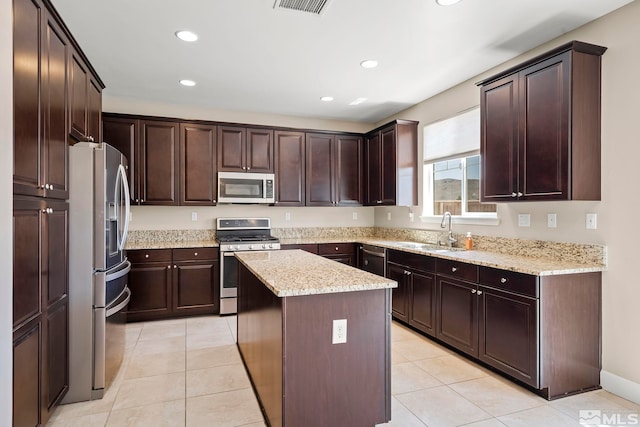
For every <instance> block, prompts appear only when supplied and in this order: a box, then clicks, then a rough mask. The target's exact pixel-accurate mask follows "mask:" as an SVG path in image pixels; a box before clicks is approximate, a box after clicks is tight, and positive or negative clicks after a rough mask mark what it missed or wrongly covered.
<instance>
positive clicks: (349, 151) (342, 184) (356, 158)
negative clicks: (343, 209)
mask: <svg viewBox="0 0 640 427" xmlns="http://www.w3.org/2000/svg"><path fill="white" fill-rule="evenodd" d="M334 147H335V150H334V158H335V160H334V162H333V167H334V173H335V195H334V201H335V202H336V204H337V205H339V206H360V205H362V138H360V137H359V136H350V135H336V137H335V143H334Z"/></svg>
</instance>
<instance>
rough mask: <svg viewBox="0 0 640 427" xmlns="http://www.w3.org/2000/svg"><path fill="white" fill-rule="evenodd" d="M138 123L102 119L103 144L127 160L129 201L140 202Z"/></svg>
mask: <svg viewBox="0 0 640 427" xmlns="http://www.w3.org/2000/svg"><path fill="white" fill-rule="evenodd" d="M139 127H140V122H139V120H136V119H126V118H116V117H111V116H107V115H105V116H104V117H103V118H102V134H103V138H104V142H106V143H107V144H109V145H112V146H114V147H115V148H117V149H118V151H120V152H121V153H122V154H124V156H125V157H126V158H127V178H128V180H129V192H130V193H131V201H132V202H134V203H139V202H140V191H139V188H140V174H139V172H138V170H139V167H140V162H139V159H140V153H139V145H138V137H139Z"/></svg>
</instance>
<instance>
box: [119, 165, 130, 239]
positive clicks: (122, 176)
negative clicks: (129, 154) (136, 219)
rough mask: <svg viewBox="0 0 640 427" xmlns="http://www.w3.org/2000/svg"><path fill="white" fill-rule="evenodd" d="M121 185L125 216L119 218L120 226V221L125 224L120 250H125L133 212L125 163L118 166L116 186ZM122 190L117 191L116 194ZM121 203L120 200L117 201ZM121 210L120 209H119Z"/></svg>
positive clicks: (120, 237)
mask: <svg viewBox="0 0 640 427" xmlns="http://www.w3.org/2000/svg"><path fill="white" fill-rule="evenodd" d="M118 185H121V186H122V188H123V189H124V210H125V212H124V218H118V228H119V225H120V221H124V226H123V227H122V235H120V234H118V250H120V251H123V250H124V246H125V244H126V243H127V235H128V234H129V216H130V212H131V202H130V199H131V195H130V194H129V181H128V180H127V171H126V170H125V168H124V165H123V164H122V163H121V164H120V165H119V166H118V177H117V178H116V187H117V186H118ZM119 193H120V192H119V191H117V188H116V194H119ZM116 203H119V202H116ZM118 211H119V209H118Z"/></svg>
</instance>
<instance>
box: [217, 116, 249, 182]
mask: <svg viewBox="0 0 640 427" xmlns="http://www.w3.org/2000/svg"><path fill="white" fill-rule="evenodd" d="M246 141H247V130H246V129H245V128H243V127H230V126H221V127H220V128H219V129H218V170H219V171H224V172H244V171H246V169H247V163H246V160H245V157H246Z"/></svg>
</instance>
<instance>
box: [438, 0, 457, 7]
mask: <svg viewBox="0 0 640 427" xmlns="http://www.w3.org/2000/svg"><path fill="white" fill-rule="evenodd" d="M458 2H460V0H436V3H438V4H439V5H440V6H451V5H452V4H456V3H458Z"/></svg>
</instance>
